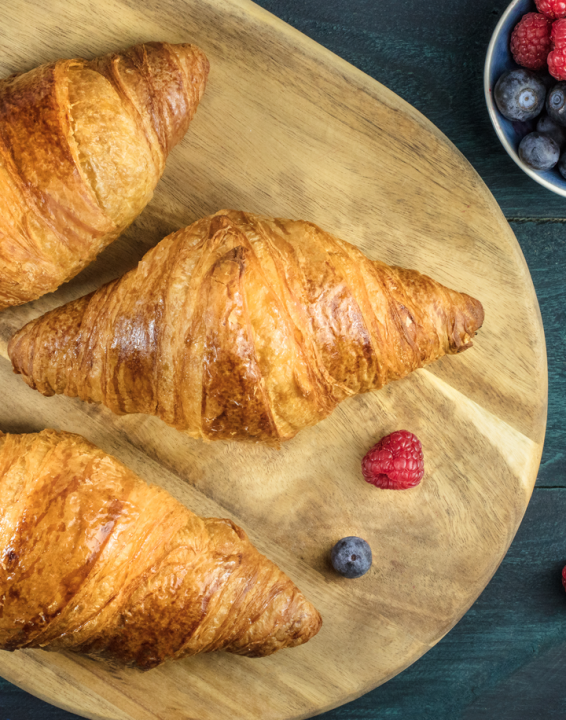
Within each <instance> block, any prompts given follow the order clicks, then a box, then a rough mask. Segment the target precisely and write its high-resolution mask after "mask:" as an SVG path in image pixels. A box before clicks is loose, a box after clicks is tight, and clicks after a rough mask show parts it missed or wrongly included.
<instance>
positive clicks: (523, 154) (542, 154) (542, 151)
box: [519, 132, 560, 170]
mask: <svg viewBox="0 0 566 720" xmlns="http://www.w3.org/2000/svg"><path fill="white" fill-rule="evenodd" d="M519 157H520V158H521V160H522V161H523V162H524V163H526V164H527V165H528V166H529V167H532V168H533V169H534V170H550V168H553V167H554V166H555V165H556V163H557V162H558V159H559V158H560V148H559V147H558V145H557V144H556V143H555V142H554V140H553V139H552V138H551V137H548V135H543V134H542V133H539V132H533V133H530V135H525V137H524V138H523V139H522V140H521V144H520V145H519Z"/></svg>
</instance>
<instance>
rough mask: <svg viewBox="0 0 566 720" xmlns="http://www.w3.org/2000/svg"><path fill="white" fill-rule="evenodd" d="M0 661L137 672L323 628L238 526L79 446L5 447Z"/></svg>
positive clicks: (39, 436)
mask: <svg viewBox="0 0 566 720" xmlns="http://www.w3.org/2000/svg"><path fill="white" fill-rule="evenodd" d="M0 496H1V500H0V514H1V518H2V520H1V522H0V557H1V562H0V586H1V587H0V590H1V592H0V597H1V601H0V602H1V607H2V612H1V613H0V647H1V648H2V649H4V650H16V649H18V648H38V647H39V648H45V649H49V650H71V651H74V652H81V653H86V654H89V655H97V656H104V657H109V658H112V659H114V660H118V661H119V662H121V663H124V664H126V665H131V666H137V667H139V668H142V669H146V670H147V669H150V668H153V667H155V666H157V665H159V664H160V663H162V662H164V661H165V660H167V659H170V658H181V657H184V656H187V655H196V654H197V653H202V652H211V651H213V650H227V651H228V652H232V653H237V654H239V655H247V656H249V657H262V656H265V655H270V654H271V653H274V652H276V651H277V650H280V649H281V648H287V647H295V646H296V645H301V644H302V643H305V642H307V641H308V640H309V639H310V638H312V637H313V636H314V635H316V633H317V632H318V631H319V629H320V626H321V624H322V620H321V618H320V615H319V614H318V612H317V611H316V610H315V608H314V607H313V606H312V605H311V604H310V603H309V602H308V601H307V600H306V599H305V598H304V596H303V595H302V594H301V592H300V591H299V590H298V589H297V587H296V586H295V585H294V584H293V583H292V582H291V580H289V578H288V577H287V576H286V575H285V574H284V573H283V572H281V570H279V568H277V567H276V566H275V565H274V564H273V563H272V562H270V561H269V560H268V559H267V558H265V557H263V555H260V553H259V552H258V551H257V550H256V549H255V548H254V547H253V545H252V544H251V543H250V541H249V540H248V538H247V536H246V533H245V532H244V531H243V530H242V529H241V528H239V527H238V526H237V525H235V524H234V523H233V522H231V521H230V520H221V519H218V518H201V517H198V516H197V515H194V514H193V513H192V512H190V510H187V509H186V508H185V507H184V506H183V505H181V503H179V502H178V501H177V500H175V499H174V498H173V497H172V496H171V495H169V494H168V493H167V492H166V491H165V490H162V489H160V488H158V487H155V486H152V485H147V484H146V483H145V482H143V481H142V480H140V478H138V477H137V476H136V475H134V473H133V472H131V470H129V469H128V468H127V467H125V466H124V465H122V463H120V462H118V460H116V459H115V458H113V457H112V456H111V455H107V454H106V453H104V452H102V450H99V449H98V448H96V447H95V446H94V445H92V444H91V443H89V442H87V441H86V440H85V439H84V438H82V437H81V436H80V435H72V434H70V433H66V432H55V431H54V430H44V431H43V432H40V433H32V434H28V435H2V434H1V433H0Z"/></svg>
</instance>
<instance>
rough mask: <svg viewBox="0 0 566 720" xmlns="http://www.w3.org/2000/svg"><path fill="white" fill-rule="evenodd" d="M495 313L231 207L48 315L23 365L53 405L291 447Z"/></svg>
mask: <svg viewBox="0 0 566 720" xmlns="http://www.w3.org/2000/svg"><path fill="white" fill-rule="evenodd" d="M482 322H483V308H482V306H481V303H480V302H479V301H477V300H475V299H474V298H472V297H470V296H469V295H466V294H464V293H459V292H456V291H454V290H449V289H448V288H446V287H444V286H442V285H441V284H440V283H438V282H436V281H434V280H432V279H431V278H429V277H427V276H426V275H421V274H420V273H418V272H416V271H415V270H405V269H403V268H399V267H389V266H387V265H385V264H384V263H382V262H378V261H371V260H369V259H368V258H367V257H365V256H364V255H363V254H362V253H361V252H360V251H359V250H358V249H357V248H356V247H354V246H353V245H350V244H349V243H347V242H344V241H342V240H339V239H338V238H336V237H334V236H332V235H330V234H329V233H327V232H324V231H323V230H321V229H320V228H319V227H317V226H316V225H313V224H312V223H308V222H303V221H291V220H282V219H272V218H267V217H261V216H258V215H253V214H251V213H245V212H238V211H233V210H228V211H220V212H219V213H217V214H216V215H213V216H211V217H206V218H203V219H202V220H199V221H197V222H196V223H194V224H193V225H191V226H190V227H188V228H185V229H184V230H180V231H179V232H176V233H173V234H172V235H169V236H168V237H166V238H165V239H164V240H162V241H161V242H160V243H159V244H158V245H157V246H156V247H155V248H153V249H152V250H151V251H150V252H148V253H147V254H146V255H145V256H144V258H143V259H142V261H141V262H140V264H139V265H138V267H137V268H136V269H134V270H132V271H131V272H129V273H127V274H126V275H124V276H123V277H122V278H120V279H118V280H115V281H114V282H111V283H109V284H108V285H106V286H104V287H102V288H101V289H100V290H98V291H97V292H95V293H93V294H91V295H89V296H86V297H83V298H80V299H79V300H76V301H74V302H71V303H69V304H67V305H64V306H62V307H59V308H57V309H56V310H53V311H52V312H50V313H47V314H46V315H43V316H42V317H40V318H38V319H36V320H33V321H32V322H30V323H29V324H28V325H26V326H25V327H24V328H22V329H21V330H20V331H19V332H18V333H16V335H15V336H14V337H13V338H12V340H11V341H10V344H9V347H8V352H9V355H10V358H11V360H12V363H13V366H14V371H15V372H16V373H21V374H22V376H23V378H24V380H25V381H26V382H27V383H28V384H29V385H30V386H31V387H32V388H35V389H37V390H39V391H40V392H42V393H43V394H44V395H53V394H54V393H65V394H66V395H69V396H72V397H80V398H81V399H83V400H87V401H90V402H99V403H104V404H105V405H106V406H107V407H109V408H110V409H111V410H112V411H113V412H115V413H148V414H152V415H157V416H158V417H160V418H161V419H162V420H164V421H165V422H166V423H168V424H169V425H172V426H173V427H175V428H177V429H178V430H182V431H185V432H187V433H188V434H189V435H191V436H193V437H201V438H207V439H234V440H251V441H261V442H268V443H277V442H279V441H281V440H286V439H289V438H291V437H293V436H294V435H295V434H296V433H297V432H298V431H299V430H301V429H302V428H305V427H307V426H309V425H314V424H315V423H317V422H319V421H320V420H322V419H323V418H325V417H326V416H327V415H328V414H329V413H330V412H332V410H333V409H334V408H335V407H336V405H337V404H338V403H339V402H340V401H341V400H343V399H344V398H346V397H348V396H351V395H355V394H357V393H363V392H367V391H368V390H372V389H376V388H381V387H382V386H384V385H385V384H386V383H388V382H391V381H392V380H397V379H399V378H403V377H405V376H406V375H408V374H409V373H410V372H411V371H412V370H415V369H416V368H420V367H423V366H424V365H426V364H427V363H430V362H432V361H434V360H436V359H437V358H440V357H442V356H443V355H445V354H452V353H457V352H460V351H462V350H465V349H466V348H469V347H470V346H471V345H472V342H471V340H472V338H473V336H474V334H475V332H476V330H477V329H478V328H479V327H480V326H481V324H482Z"/></svg>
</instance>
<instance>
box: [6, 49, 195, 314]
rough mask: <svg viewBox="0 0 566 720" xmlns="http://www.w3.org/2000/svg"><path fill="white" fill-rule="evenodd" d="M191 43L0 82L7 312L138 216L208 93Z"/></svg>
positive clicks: (65, 275)
mask: <svg viewBox="0 0 566 720" xmlns="http://www.w3.org/2000/svg"><path fill="white" fill-rule="evenodd" d="M207 74H208V61H207V59H206V57H205V56H204V54H203V53H202V52H201V51H200V50H199V49H198V48H196V47H194V46H192V45H169V44H167V43H146V44H144V45H136V46H134V47H132V48H130V49H128V50H126V51H124V52H123V53H119V54H115V53H112V54H110V55H105V56H104V57H101V58H97V59H95V60H92V61H86V60H82V59H74V60H58V61H56V62H52V63H48V64H46V65H41V66H40V67H37V68H35V69H34V70H31V71H30V72H27V73H24V74H21V75H15V76H13V77H10V78H7V79H6V80H3V81H0V310H2V309H4V308H6V307H8V306H10V305H19V304H21V303H24V302H27V301H28V300H33V299H35V298H37V297H40V296H41V295H43V294H44V293H47V292H51V291H53V290H55V289H56V288H57V287H59V285H61V284H62V283H63V282H65V281H67V280H69V279H70V278H72V277H74V276H75V275H76V274H77V273H78V272H79V271H80V270H81V269H82V268H84V267H85V266H86V265H87V264H88V263H90V262H91V261H92V260H93V259H94V258H95V257H96V255H97V254H98V253H99V252H100V251H101V250H102V249H103V248H104V247H106V246H107V245H108V244H109V243H111V242H112V241H113V240H115V239H116V237H117V236H118V235H119V234H120V233H121V232H122V231H123V230H124V229H125V228H126V227H127V226H128V225H129V224H130V223H131V222H132V221H133V220H134V219H135V218H136V217H137V216H138V215H139V213H140V212H141V211H142V210H143V208H144V207H145V206H146V204H147V203H148V202H149V200H150V199H151V197H152V194H153V190H154V188H155V186H156V184H157V182H158V180H159V178H160V177H161V174H162V172H163V169H164V167H165V160H166V158H167V154H168V153H169V151H170V150H171V148H172V147H173V145H175V143H177V142H178V141H179V140H180V139H181V138H182V137H183V135H184V134H185V132H186V130H187V128H188V126H189V122H190V121H191V119H192V117H193V115H194V113H195V111H196V109H197V106H198V103H199V100H200V98H201V96H202V93H203V92H204V87H205V82H206V77H207Z"/></svg>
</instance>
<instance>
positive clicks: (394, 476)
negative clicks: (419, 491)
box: [362, 430, 424, 490]
mask: <svg viewBox="0 0 566 720" xmlns="http://www.w3.org/2000/svg"><path fill="white" fill-rule="evenodd" d="M362 473H363V476H364V478H365V479H366V480H367V481H368V482H369V483H371V484H372V485H375V486H376V487H379V488H384V489H386V490H406V489H407V488H412V487H415V485H418V484H419V483H420V481H421V480H422V478H423V475H424V462H423V448H422V445H421V443H420V440H419V439H418V438H417V437H416V436H415V435H413V433H410V432H407V430H398V431H397V432H394V433H391V435H387V436H386V437H384V438H382V439H381V440H380V441H379V442H378V443H377V445H374V446H373V447H372V449H371V450H370V451H369V452H368V453H367V455H366V456H365V457H364V459H363V460H362Z"/></svg>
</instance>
